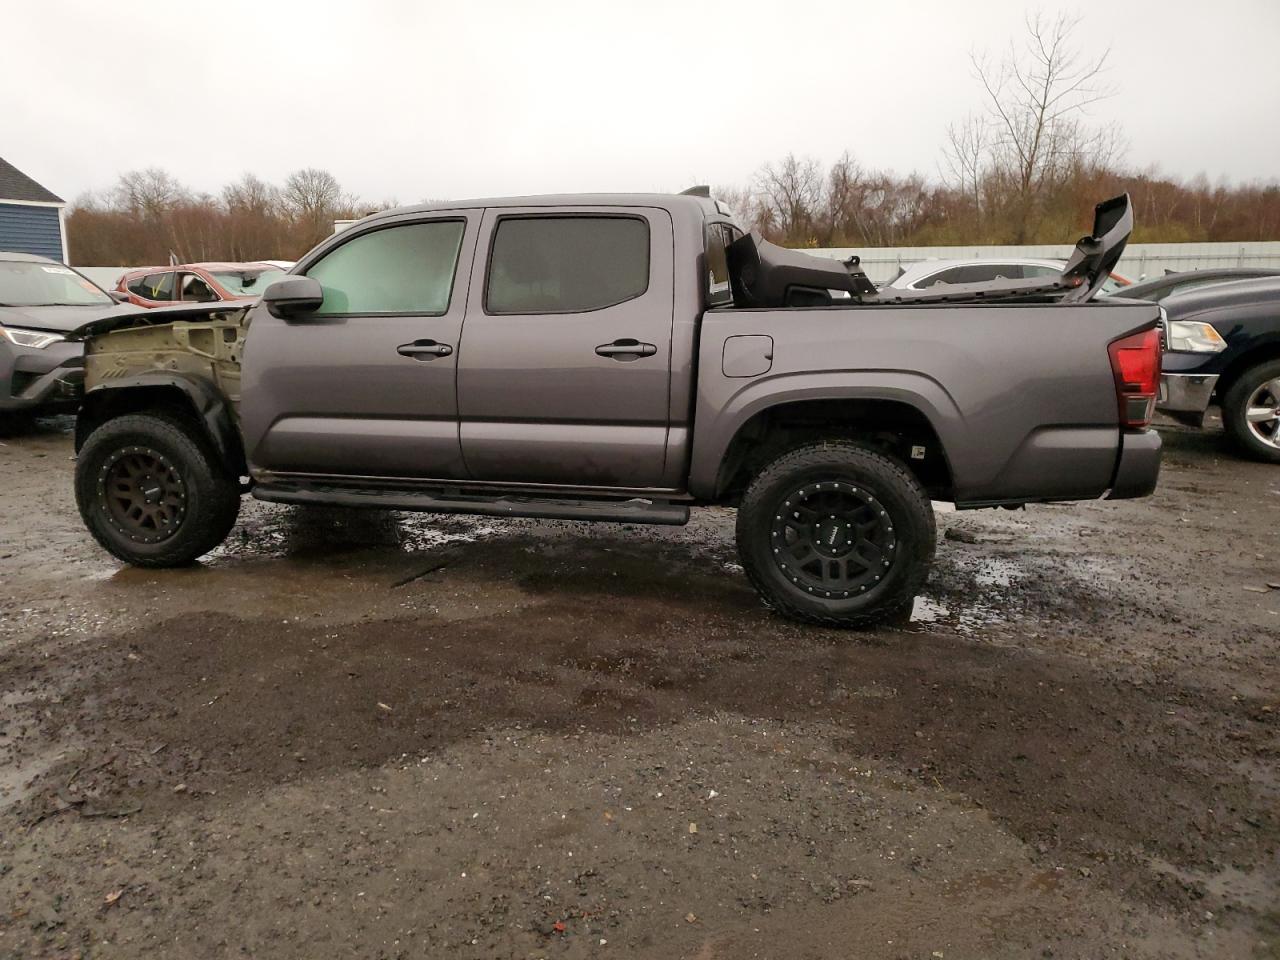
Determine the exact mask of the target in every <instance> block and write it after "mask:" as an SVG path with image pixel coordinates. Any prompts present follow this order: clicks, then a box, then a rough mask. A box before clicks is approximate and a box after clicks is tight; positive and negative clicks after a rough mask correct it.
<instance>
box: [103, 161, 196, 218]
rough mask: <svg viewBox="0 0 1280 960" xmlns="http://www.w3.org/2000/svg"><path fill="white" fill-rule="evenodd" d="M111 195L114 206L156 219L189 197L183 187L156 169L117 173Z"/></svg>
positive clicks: (164, 172)
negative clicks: (118, 177)
mask: <svg viewBox="0 0 1280 960" xmlns="http://www.w3.org/2000/svg"><path fill="white" fill-rule="evenodd" d="M112 194H113V198H112V199H113V200H114V201H115V202H116V203H117V204H118V205H120V206H122V207H124V208H125V209H126V210H131V211H133V212H134V213H136V214H140V215H142V216H144V217H147V218H149V219H158V218H160V217H161V216H162V215H163V214H165V213H166V212H168V211H169V210H171V209H172V208H173V206H174V205H175V204H177V203H178V202H180V201H182V200H185V199H187V197H188V196H189V194H188V191H187V188H186V187H184V186H183V185H182V184H180V183H179V182H178V181H177V179H176V178H174V177H173V176H172V175H170V174H169V173H168V172H167V171H164V170H161V169H160V168H159V167H148V168H147V169H146V170H130V171H128V172H127V173H122V174H120V179H119V180H118V181H116V186H115V189H114V190H113V191H112Z"/></svg>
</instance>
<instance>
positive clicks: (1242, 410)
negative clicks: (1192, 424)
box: [1222, 360, 1280, 463]
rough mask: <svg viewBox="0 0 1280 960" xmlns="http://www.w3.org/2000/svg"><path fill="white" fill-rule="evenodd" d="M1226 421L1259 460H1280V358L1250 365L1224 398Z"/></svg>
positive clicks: (1230, 431)
mask: <svg viewBox="0 0 1280 960" xmlns="http://www.w3.org/2000/svg"><path fill="white" fill-rule="evenodd" d="M1222 425H1223V427H1224V428H1225V429H1226V431H1227V436H1229V437H1230V438H1231V439H1232V441H1233V442H1234V443H1235V445H1236V446H1237V447H1239V448H1240V450H1242V451H1243V452H1244V453H1246V454H1247V455H1249V456H1251V457H1253V458H1254V459H1255V460H1264V461H1267V462H1269V463H1280V360H1271V361H1269V362H1267V363H1260V364H1258V365H1257V366H1256V367H1250V368H1249V369H1248V370H1246V371H1245V372H1244V373H1242V374H1241V375H1240V376H1239V377H1237V378H1236V380H1235V382H1234V383H1232V385H1231V387H1230V389H1228V390H1227V392H1226V395H1225V396H1224V397H1223V398H1222Z"/></svg>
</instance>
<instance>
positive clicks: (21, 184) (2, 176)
mask: <svg viewBox="0 0 1280 960" xmlns="http://www.w3.org/2000/svg"><path fill="white" fill-rule="evenodd" d="M6 200H25V201H26V202H28V203H62V202H63V201H62V198H61V197H60V196H58V195H57V194H56V193H54V192H53V191H51V190H46V189H45V188H44V187H42V186H40V184H38V183H36V182H35V181H34V180H32V179H31V178H30V177H28V176H27V175H26V174H25V173H23V172H22V171H21V170H19V169H18V168H17V167H15V166H14V165H13V164H11V163H9V162H8V161H7V160H5V159H4V158H3V157H0V203H3V202H4V201H6Z"/></svg>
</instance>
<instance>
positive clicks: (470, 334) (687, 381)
mask: <svg viewBox="0 0 1280 960" xmlns="http://www.w3.org/2000/svg"><path fill="white" fill-rule="evenodd" d="M1131 226H1132V220H1131V215H1130V212H1129V205H1128V198H1127V197H1119V198H1116V199H1115V200H1112V201H1107V202H1106V203H1103V204H1100V205H1099V207H1098V210H1097V216H1096V221H1095V226H1094V234H1093V235H1092V236H1089V237H1086V238H1084V239H1083V240H1081V241H1080V243H1079V244H1078V245H1077V249H1076V253H1075V255H1074V256H1073V257H1072V258H1071V259H1070V260H1069V261H1068V263H1067V265H1066V267H1065V268H1064V269H1063V272H1062V274H1061V275H1060V276H1055V277H1048V278H1044V277H1041V278H1036V279H1029V280H999V281H994V282H987V283H974V284H955V285H950V286H948V285H939V286H935V287H931V288H929V290H927V291H903V290H890V289H885V290H883V291H877V289H876V288H875V286H874V285H872V284H871V283H870V282H868V280H867V277H866V275H865V274H864V273H863V272H862V271H861V270H860V269H859V268H858V265H857V262H856V258H854V259H851V260H850V261H847V262H837V261H834V260H826V259H822V258H818V257H813V256H808V255H805V254H802V253H798V252H796V251H790V250H784V249H782V248H779V247H775V246H773V245H772V244H769V243H767V242H766V241H764V240H762V239H761V238H760V237H759V236H758V235H756V234H754V233H752V234H746V233H744V232H743V231H742V230H741V229H740V228H739V227H738V226H736V225H735V224H734V222H733V219H732V217H731V215H730V214H729V211H728V210H727V209H725V207H724V206H723V205H722V204H720V203H718V202H716V201H715V200H713V199H711V198H710V196H709V195H708V193H707V191H706V190H705V189H702V188H695V190H693V191H690V192H689V193H686V194H680V195H665V194H664V195H580V196H553V197H522V198H514V199H494V200H476V201H469V202H458V203H448V204H436V205H429V206H417V207H408V208H401V209H396V210H390V211H387V212H384V213H379V214H376V215H374V216H371V217H368V218H366V219H364V220H361V221H359V222H358V223H356V224H353V225H352V226H351V227H349V228H348V229H346V230H344V231H342V232H341V233H338V234H336V235H335V236H333V237H331V238H329V239H327V240H325V241H324V242H322V243H321V244H320V245H319V246H318V247H316V248H315V249H314V250H312V251H311V252H310V253H309V254H307V255H306V256H305V257H304V258H303V259H302V260H300V261H299V262H298V264H297V265H296V266H295V267H294V269H293V271H292V275H291V276H288V277H286V278H284V279H282V280H279V281H277V282H276V283H275V284H273V285H272V286H270V287H269V288H268V289H267V290H266V291H265V293H264V295H263V297H262V300H261V301H260V302H258V303H257V304H254V305H251V306H248V307H228V306H227V305H225V304H224V305H208V306H200V307H191V308H178V309H159V310H147V311H140V312H138V313H136V314H131V315H128V316H123V317H112V318H109V319H107V320H104V321H101V322H98V323H93V324H89V325H87V326H86V327H85V328H82V329H81V330H80V331H78V332H77V333H76V334H74V336H75V337H76V338H78V339H83V340H84V341H85V364H86V373H85V387H86V389H85V394H84V397H83V402H82V405H81V408H80V412H79V418H78V423H77V429H76V448H77V451H78V454H79V457H78V463H77V468H76V497H77V501H78V503H79V507H80V511H81V514H82V516H83V517H84V521H85V523H86V524H87V526H88V528H89V530H90V531H91V532H92V534H93V536H94V537H96V538H97V540H98V542H99V543H101V544H102V545H103V546H104V547H105V548H106V549H107V550H109V551H110V552H111V553H113V554H114V555H116V556H117V557H119V558H121V559H123V560H125V561H128V562H129V563H132V564H137V565H140V566H149V567H168V566H175V565H179V564H187V563H190V562H192V561H193V560H195V559H196V558H197V557H199V556H200V555H201V554H204V553H206V552H207V551H209V550H211V549H212V548H213V547H215V546H216V545H217V544H218V543H220V542H221V541H222V539H223V538H224V537H225V536H226V535H227V533H228V532H229V531H230V529H231V527H232V525H233V524H234V523H235V520H236V516H237V512H238V509H239V503H240V497H241V495H242V494H243V493H244V492H246V491H247V492H249V493H251V494H252V495H253V496H255V497H257V498H258V499H261V500H269V501H273V502H277V503H289V504H341V505H349V506H365V507H381V508H389V509H395V510H422V511H430V512H461V513H477V514H501V515H520V516H533V517H555V518H563V519H572V520H609V521H623V522H629V523H665V524H680V523H684V522H685V521H686V520H687V519H688V516H689V508H690V507H692V506H697V505H705V504H721V505H731V506H736V507H737V508H738V513H737V539H738V546H739V550H740V553H741V558H742V564H743V567H744V569H745V570H746V573H747V576H748V577H749V578H750V579H751V582H752V583H753V584H754V585H755V586H756V587H757V589H758V590H759V591H760V593H761V594H762V595H763V596H764V598H765V599H766V600H767V601H768V603H770V604H771V605H772V606H773V607H774V608H775V609H777V610H778V611H780V612H782V613H784V614H786V615H789V616H793V617H797V618H800V619H804V620H809V621H815V622H820V623H825V624H831V625H864V624H870V623H874V622H876V621H878V620H882V619H885V618H887V617H891V616H896V615H900V614H901V611H903V610H904V609H905V608H907V607H909V605H910V603H911V601H912V600H913V598H914V596H915V595H916V593H917V592H918V590H919V589H920V587H921V586H922V585H923V583H924V581H925V579H926V577H927V575H928V569H929V564H930V561H931V559H932V557H933V553H934V546H935V539H936V536H935V530H934V518H933V511H932V508H931V505H930V499H933V500H939V501H950V502H953V503H955V504H956V506H957V507H961V508H968V507H992V506H1015V505H1020V504H1025V503H1029V502H1041V501H1055V500H1077V499H1088V498H1096V497H1100V496H1104V495H1107V496H1110V497H1113V498H1118V497H1138V496H1144V495H1146V494H1149V493H1150V492H1151V491H1152V490H1153V489H1154V486H1155V483H1156V478H1157V474H1158V472H1159V462H1160V441H1159V438H1158V437H1157V436H1156V434H1155V433H1154V432H1152V431H1151V430H1149V429H1148V424H1149V421H1150V417H1151V411H1152V407H1153V403H1154V399H1155V396H1156V390H1157V380H1158V376H1159V370H1160V350H1161V344H1160V330H1159V320H1160V314H1159V308H1158V307H1157V306H1155V305H1154V304H1148V303H1140V302H1132V301H1119V300H1100V301H1094V300H1093V299H1092V297H1093V294H1094V293H1095V292H1096V291H1097V289H1098V287H1099V285H1100V284H1101V283H1102V281H1103V280H1104V279H1105V278H1106V277H1107V275H1108V272H1109V270H1110V268H1111V266H1113V265H1114V263H1115V261H1116V259H1118V258H1119V255H1120V252H1121V250H1122V249H1123V246H1124V243H1125V240H1126V239H1127V237H1128V234H1129V231H1130V229H1131Z"/></svg>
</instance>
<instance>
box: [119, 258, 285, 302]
mask: <svg viewBox="0 0 1280 960" xmlns="http://www.w3.org/2000/svg"><path fill="white" fill-rule="evenodd" d="M284 275H285V272H284V271H283V270H281V269H280V268H279V267H273V266H272V265H271V264H269V263H184V264H181V265H180V266H176V267H144V268H143V269H141V270H130V271H129V272H128V273H126V274H125V275H124V276H123V277H121V278H120V282H119V283H117V284H116V290H117V291H119V292H120V293H123V294H126V295H127V296H128V298H129V302H130V303H132V304H136V305H137V306H139V307H164V306H170V305H172V304H174V303H213V302H215V301H218V300H232V301H234V300H256V299H257V298H258V297H260V296H262V291H263V290H265V289H266V288H267V287H269V286H270V285H271V284H272V283H273V282H275V281H276V280H279V279H280V278H281V277H283V276H284Z"/></svg>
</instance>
